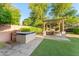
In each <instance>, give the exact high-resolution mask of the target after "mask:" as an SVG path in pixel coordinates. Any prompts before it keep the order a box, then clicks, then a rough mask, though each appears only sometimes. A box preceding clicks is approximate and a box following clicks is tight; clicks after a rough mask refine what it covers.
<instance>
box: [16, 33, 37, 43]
mask: <svg viewBox="0 0 79 59" xmlns="http://www.w3.org/2000/svg"><path fill="white" fill-rule="evenodd" d="M35 35H36V34H35V33H34V32H17V33H16V41H17V42H19V43H28V42H30V41H32V40H34V39H35Z"/></svg>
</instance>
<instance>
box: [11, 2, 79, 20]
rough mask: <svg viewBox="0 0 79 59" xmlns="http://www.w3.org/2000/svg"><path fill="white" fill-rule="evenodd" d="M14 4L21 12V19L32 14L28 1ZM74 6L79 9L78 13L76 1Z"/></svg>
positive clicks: (78, 5) (78, 6)
mask: <svg viewBox="0 0 79 59" xmlns="http://www.w3.org/2000/svg"><path fill="white" fill-rule="evenodd" d="M12 5H13V6H15V7H16V8H18V9H19V10H20V13H21V18H20V21H22V20H24V19H25V18H28V17H29V16H30V12H31V10H30V9H29V4H28V3H14V4H12ZM73 7H74V8H75V9H76V10H78V13H79V4H77V3H74V4H73Z"/></svg>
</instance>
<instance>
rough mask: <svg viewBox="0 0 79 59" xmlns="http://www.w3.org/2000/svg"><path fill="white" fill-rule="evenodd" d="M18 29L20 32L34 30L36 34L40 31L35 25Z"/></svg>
mask: <svg viewBox="0 0 79 59" xmlns="http://www.w3.org/2000/svg"><path fill="white" fill-rule="evenodd" d="M20 30H21V31H22V32H35V33H36V34H40V33H42V29H41V28H37V27H28V28H27V27H26V28H21V29H20Z"/></svg>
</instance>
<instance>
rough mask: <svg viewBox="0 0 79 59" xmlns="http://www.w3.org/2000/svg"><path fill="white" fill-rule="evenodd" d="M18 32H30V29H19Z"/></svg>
mask: <svg viewBox="0 0 79 59" xmlns="http://www.w3.org/2000/svg"><path fill="white" fill-rule="evenodd" d="M20 31H21V32H30V28H21V29H20Z"/></svg>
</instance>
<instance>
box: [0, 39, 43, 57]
mask: <svg viewBox="0 0 79 59" xmlns="http://www.w3.org/2000/svg"><path fill="white" fill-rule="evenodd" d="M42 40H43V38H36V39H34V40H33V41H31V42H29V43H26V44H15V45H8V46H7V47H5V48H0V56H29V55H31V53H32V52H33V51H34V49H35V48H37V46H38V45H39V44H40V43H41V42H42Z"/></svg>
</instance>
